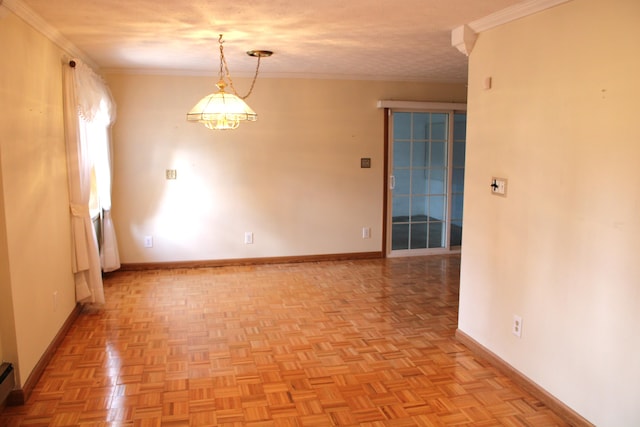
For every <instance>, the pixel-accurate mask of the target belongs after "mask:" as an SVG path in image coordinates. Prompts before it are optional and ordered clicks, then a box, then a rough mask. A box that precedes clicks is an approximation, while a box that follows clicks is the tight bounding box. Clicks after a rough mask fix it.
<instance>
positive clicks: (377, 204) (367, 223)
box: [107, 74, 466, 263]
mask: <svg viewBox="0 0 640 427" xmlns="http://www.w3.org/2000/svg"><path fill="white" fill-rule="evenodd" d="M107 80H108V83H109V85H110V87H111V90H112V93H113V95H114V98H115V100H116V103H117V104H118V118H117V121H116V123H115V126H114V131H113V140H114V159H115V172H114V174H115V178H114V191H113V194H114V196H113V216H114V221H115V226H116V229H117V232H118V241H119V246H120V255H121V259H122V262H123V263H137V262H163V261H184V260H220V259H243V258H256V257H287V256H304V255H318V254H342V253H357V252H379V251H381V250H382V215H383V203H382V202H383V166H384V165H383V163H384V146H383V145H384V144H383V142H384V131H383V118H384V117H383V110H380V109H378V108H377V107H376V102H377V100H379V99H406V100H429V101H448V102H464V101H465V99H466V87H465V85H462V84H425V83H394V82H379V81H369V82H363V81H328V80H305V79H273V78H264V79H260V78H259V79H258V82H257V83H256V87H255V89H254V92H253V94H252V95H251V97H250V98H248V99H247V102H248V103H249V105H250V106H251V107H252V108H253V109H254V110H255V111H256V112H257V113H258V116H259V117H258V121H257V122H253V123H243V124H241V125H240V128H238V129H237V130H233V131H211V130H208V129H206V128H205V127H204V126H202V125H200V124H195V123H189V122H187V121H186V113H187V111H189V110H190V109H191V107H192V106H193V105H194V104H195V103H196V102H197V101H198V100H199V99H200V98H202V97H203V96H204V95H206V94H208V93H210V92H212V91H213V90H214V87H213V84H214V83H215V80H216V76H210V77H184V76H182V77H179V76H149V75H127V74H110V75H107ZM234 83H235V86H236V87H237V88H238V90H239V91H240V92H242V91H243V90H246V89H247V88H248V85H249V82H248V81H247V80H246V79H244V80H242V79H238V81H236V82H234ZM361 157H370V158H371V159H372V167H371V169H361V168H360V158H361ZM166 169H177V176H178V179H177V180H175V181H168V180H166V179H165V170H166ZM362 227H371V231H372V238H371V239H362ZM246 231H250V232H253V233H254V244H252V245H245V244H244V242H243V237H244V233H245V232H246ZM146 235H150V236H153V238H154V247H153V248H144V247H143V240H144V236H146Z"/></svg>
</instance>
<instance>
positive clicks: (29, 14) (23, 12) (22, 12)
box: [0, 0, 100, 70]
mask: <svg viewBox="0 0 640 427" xmlns="http://www.w3.org/2000/svg"><path fill="white" fill-rule="evenodd" d="M0 6H3V7H6V8H7V9H9V10H10V11H11V12H13V13H14V14H15V15H16V16H18V17H19V18H21V19H22V20H23V21H24V22H26V23H27V24H28V25H30V26H31V27H33V28H34V29H35V30H36V31H38V32H39V33H41V34H42V35H44V36H45V37H46V38H48V39H49V40H50V41H51V42H53V43H54V44H55V45H56V46H58V47H59V48H60V49H62V50H63V51H64V52H65V53H66V54H67V55H69V56H70V57H73V58H79V59H81V60H82V61H83V62H84V63H85V64H87V65H89V66H90V67H91V68H93V69H94V70H99V69H100V67H98V65H97V64H96V63H95V62H94V61H93V60H92V59H91V58H90V57H89V56H88V55H87V54H86V53H84V52H83V51H82V50H80V49H79V48H78V47H77V46H76V45H74V44H73V43H71V42H70V41H69V40H68V39H67V38H65V37H64V36H63V35H62V34H60V32H59V31H58V30H56V29H55V28H54V27H53V26H51V24H49V23H48V22H47V21H45V20H44V19H42V17H40V15H38V14H37V13H35V12H34V11H33V10H32V9H31V8H30V7H28V6H27V5H26V4H24V3H23V2H21V1H20V0H0Z"/></svg>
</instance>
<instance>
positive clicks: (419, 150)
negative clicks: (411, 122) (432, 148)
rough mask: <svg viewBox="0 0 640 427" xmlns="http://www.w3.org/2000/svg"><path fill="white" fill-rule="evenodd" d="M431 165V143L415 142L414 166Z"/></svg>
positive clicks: (412, 158)
mask: <svg viewBox="0 0 640 427" xmlns="http://www.w3.org/2000/svg"><path fill="white" fill-rule="evenodd" d="M428 165H429V143H428V142H414V143H413V155H412V156H411V166H413V167H414V168H426V167H427V166H428Z"/></svg>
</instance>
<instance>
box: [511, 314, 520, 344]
mask: <svg viewBox="0 0 640 427" xmlns="http://www.w3.org/2000/svg"><path fill="white" fill-rule="evenodd" d="M511 333H512V334H513V335H515V336H517V337H518V338H520V337H522V317H520V316H518V315H517V314H514V315H513V324H512V325H511Z"/></svg>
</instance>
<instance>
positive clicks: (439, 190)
mask: <svg viewBox="0 0 640 427" xmlns="http://www.w3.org/2000/svg"><path fill="white" fill-rule="evenodd" d="M446 188H447V177H446V175H445V169H431V170H430V171H429V193H431V194H445V193H446Z"/></svg>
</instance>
